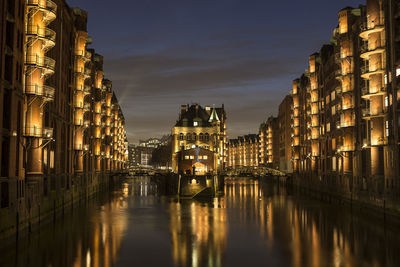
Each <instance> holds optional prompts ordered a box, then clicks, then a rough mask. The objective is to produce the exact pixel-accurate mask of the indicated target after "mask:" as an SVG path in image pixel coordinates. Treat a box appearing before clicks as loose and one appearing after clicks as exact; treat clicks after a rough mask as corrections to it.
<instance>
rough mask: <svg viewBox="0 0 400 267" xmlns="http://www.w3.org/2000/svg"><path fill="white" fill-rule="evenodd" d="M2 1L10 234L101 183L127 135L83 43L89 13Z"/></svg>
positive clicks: (121, 163) (4, 205) (1, 92)
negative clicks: (16, 222)
mask: <svg viewBox="0 0 400 267" xmlns="http://www.w3.org/2000/svg"><path fill="white" fill-rule="evenodd" d="M1 5H2V6H1V7H0V10H1V12H0V27H1V31H0V33H1V34H0V78H1V82H0V103H1V108H0V126H1V128H2V131H1V143H0V151H1V153H0V162H1V177H0V199H1V206H0V209H1V211H2V214H3V215H4V220H2V222H1V223H0V232H1V233H0V235H3V234H4V235H7V233H8V232H12V231H15V230H16V229H18V227H19V228H23V227H24V226H25V225H26V224H27V223H28V220H29V223H34V222H35V221H37V220H38V219H39V217H40V213H44V212H48V210H49V209H57V208H58V207H59V206H61V205H62V203H70V202H72V201H74V200H76V199H79V198H80V197H81V196H83V195H87V194H91V193H92V192H95V191H96V190H98V187H99V186H100V185H101V184H102V183H103V182H104V181H106V180H107V179H108V173H110V172H113V171H119V170H121V169H123V168H124V167H125V163H126V160H127V158H126V157H127V153H126V151H127V139H126V132H125V129H124V116H123V114H122V111H121V108H120V107H119V104H118V100H117V98H116V96H115V94H114V93H113V91H112V84H111V82H110V81H108V80H106V79H104V78H103V72H102V57H101V56H100V55H98V54H96V53H95V51H94V50H93V49H88V48H87V45H89V44H90V43H91V39H90V38H89V37H88V34H87V29H86V23H87V16H88V15H87V13H86V12H85V11H83V10H80V9H78V8H70V7H69V6H68V5H67V4H66V2H65V1H64V0H53V1H51V0H7V1H1ZM60 199H62V201H60ZM53 202H54V203H56V206H55V207H53V206H54V205H53ZM39 206H40V209H39ZM15 218H17V221H18V226H17V225H15V223H14V222H15V221H16V220H15Z"/></svg>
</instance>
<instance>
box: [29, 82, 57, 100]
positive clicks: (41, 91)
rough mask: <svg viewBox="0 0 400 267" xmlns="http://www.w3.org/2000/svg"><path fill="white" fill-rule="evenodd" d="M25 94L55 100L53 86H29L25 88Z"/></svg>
mask: <svg viewBox="0 0 400 267" xmlns="http://www.w3.org/2000/svg"><path fill="white" fill-rule="evenodd" d="M25 94H27V95H37V96H41V97H45V98H47V99H49V100H53V99H54V94H55V89H54V88H53V87H51V86H47V85H43V86H40V85H27V86H26V87H25Z"/></svg>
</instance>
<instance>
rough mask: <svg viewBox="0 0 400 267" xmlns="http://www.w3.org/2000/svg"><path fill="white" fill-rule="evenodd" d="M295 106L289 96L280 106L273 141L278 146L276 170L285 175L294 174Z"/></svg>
mask: <svg viewBox="0 0 400 267" xmlns="http://www.w3.org/2000/svg"><path fill="white" fill-rule="evenodd" d="M292 104H293V100H292V97H291V96H290V95H287V96H286V97H285V98H284V99H283V101H282V102H281V104H280V105H279V112H278V118H277V130H276V132H275V139H273V140H272V142H273V144H272V145H274V143H275V144H276V145H275V147H276V150H277V151H276V152H275V155H276V161H275V162H276V163H275V164H274V166H273V168H274V169H279V170H281V171H283V172H285V173H291V172H293V166H292V127H291V122H292V120H293V117H292V112H291V106H292Z"/></svg>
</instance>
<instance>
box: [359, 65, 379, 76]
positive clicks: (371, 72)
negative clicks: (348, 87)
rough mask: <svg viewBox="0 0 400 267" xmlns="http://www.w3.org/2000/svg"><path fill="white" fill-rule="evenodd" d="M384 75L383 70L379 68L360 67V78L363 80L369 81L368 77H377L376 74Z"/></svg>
mask: <svg viewBox="0 0 400 267" xmlns="http://www.w3.org/2000/svg"><path fill="white" fill-rule="evenodd" d="M384 73H385V69H383V68H381V67H379V68H375V69H372V68H371V69H370V67H369V66H368V65H365V66H362V67H361V78H363V79H369V78H370V76H372V75H377V74H382V75H383V74H384Z"/></svg>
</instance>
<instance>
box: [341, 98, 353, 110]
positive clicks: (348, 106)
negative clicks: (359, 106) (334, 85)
mask: <svg viewBox="0 0 400 267" xmlns="http://www.w3.org/2000/svg"><path fill="white" fill-rule="evenodd" d="M354 107H355V105H354V101H349V102H343V103H342V109H341V111H342V112H343V111H347V110H350V109H354Z"/></svg>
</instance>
